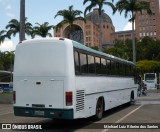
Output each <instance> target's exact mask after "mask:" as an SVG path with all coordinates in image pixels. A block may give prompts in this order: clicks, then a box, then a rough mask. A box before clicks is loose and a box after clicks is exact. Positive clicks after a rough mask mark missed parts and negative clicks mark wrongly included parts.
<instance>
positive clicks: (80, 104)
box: [76, 90, 85, 111]
mask: <svg viewBox="0 0 160 132" xmlns="http://www.w3.org/2000/svg"><path fill="white" fill-rule="evenodd" d="M84 97H85V92H84V90H77V91H76V111H82V110H84Z"/></svg>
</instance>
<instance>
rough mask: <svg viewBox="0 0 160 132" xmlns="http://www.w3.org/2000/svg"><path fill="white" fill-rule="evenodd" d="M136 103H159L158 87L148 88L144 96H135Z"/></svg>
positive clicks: (159, 92) (159, 93)
mask: <svg viewBox="0 0 160 132" xmlns="http://www.w3.org/2000/svg"><path fill="white" fill-rule="evenodd" d="M136 104H160V89H156V90H148V91H147V95H146V96H144V95H141V96H140V97H137V99H136Z"/></svg>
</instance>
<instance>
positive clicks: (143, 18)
mask: <svg viewBox="0 0 160 132" xmlns="http://www.w3.org/2000/svg"><path fill="white" fill-rule="evenodd" d="M147 1H149V2H150V7H151V10H152V13H153V14H152V15H148V14H147V12H144V11H143V12H142V14H141V13H137V14H136V19H135V27H136V37H137V38H138V39H139V40H141V39H142V38H143V37H145V36H149V37H152V38H153V39H159V40H160V12H159V0H147Z"/></svg>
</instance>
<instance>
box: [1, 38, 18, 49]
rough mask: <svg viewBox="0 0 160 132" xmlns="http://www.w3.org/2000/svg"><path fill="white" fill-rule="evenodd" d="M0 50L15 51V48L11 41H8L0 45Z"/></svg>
mask: <svg viewBox="0 0 160 132" xmlns="http://www.w3.org/2000/svg"><path fill="white" fill-rule="evenodd" d="M0 50H1V51H13V50H15V46H14V44H13V41H11V40H8V41H4V42H3V43H2V44H1V45H0Z"/></svg>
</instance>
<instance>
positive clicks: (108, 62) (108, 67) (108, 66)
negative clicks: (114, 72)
mask: <svg viewBox="0 0 160 132" xmlns="http://www.w3.org/2000/svg"><path fill="white" fill-rule="evenodd" d="M107 74H111V61H110V60H107Z"/></svg>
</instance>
